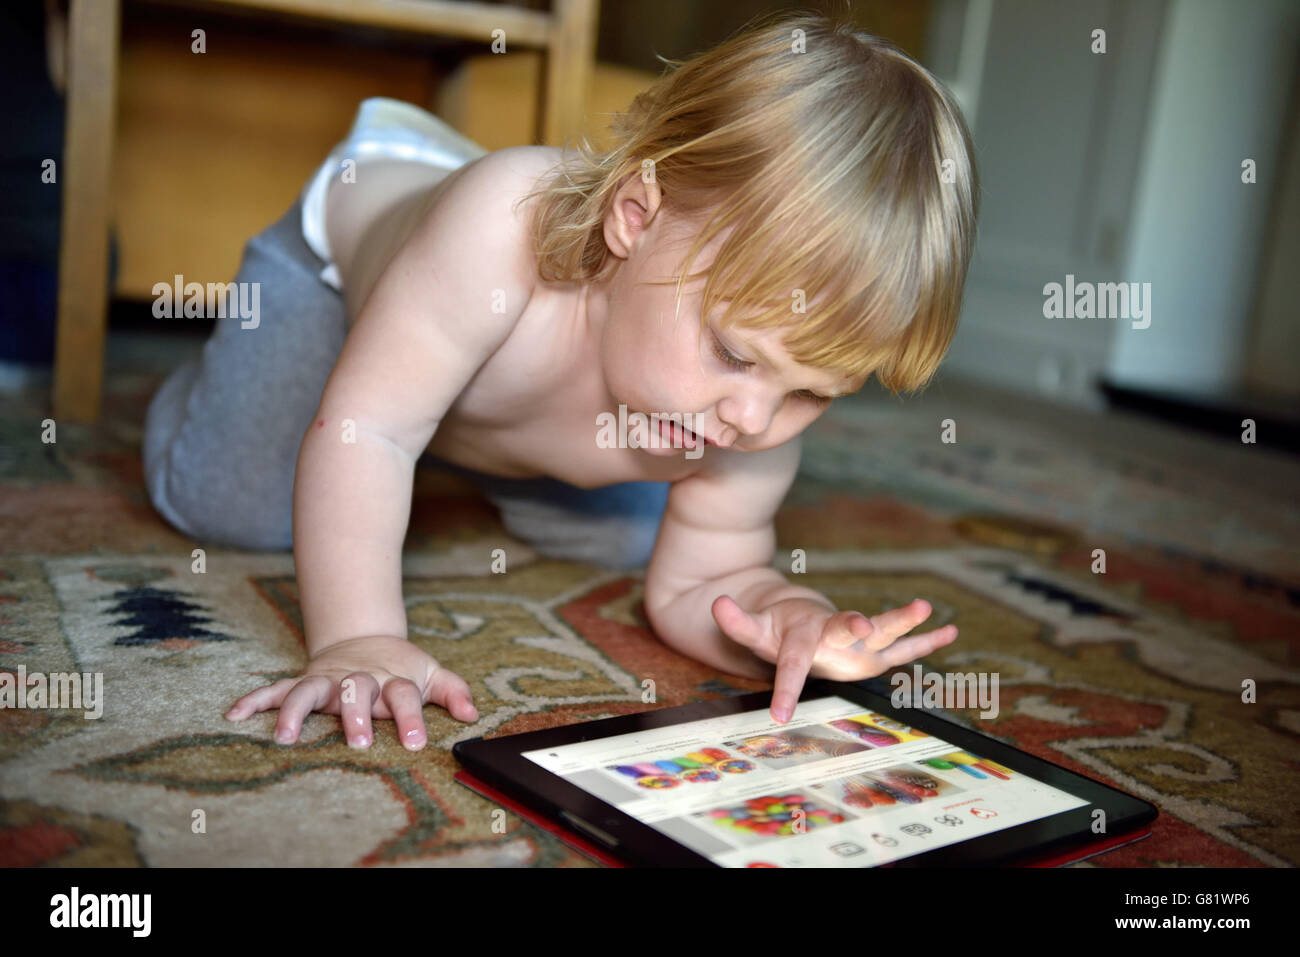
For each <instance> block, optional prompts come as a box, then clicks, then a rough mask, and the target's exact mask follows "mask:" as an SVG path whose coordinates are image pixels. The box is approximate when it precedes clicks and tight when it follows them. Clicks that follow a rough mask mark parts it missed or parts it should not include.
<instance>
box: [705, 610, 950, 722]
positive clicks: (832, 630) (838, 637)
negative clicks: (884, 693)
mask: <svg viewBox="0 0 1300 957" xmlns="http://www.w3.org/2000/svg"><path fill="white" fill-rule="evenodd" d="M712 611H713V619H714V621H716V622H717V623H718V627H719V628H721V629H722V632H723V634H725V635H726V636H727V637H728V638H730V639H732V640H733V641H735V642H737V643H739V644H741V645H744V646H745V647H746V648H748V649H749V650H750V651H752V652H753V653H754V654H755V655H757V656H758V657H759V658H762V659H763V660H764V661H769V662H772V663H773V664H775V665H776V680H775V681H774V682H773V688H772V717H773V718H775V719H776V720H777V721H780V722H782V723H784V722H786V721H789V720H790V716H791V715H792V714H794V706H795V704H796V703H797V702H798V700H799V693H800V692H801V691H802V690H803V685H804V680H805V679H806V678H807V677H808V675H809V673H810V669H811V674H812V676H813V677H815V678H830V679H831V680H833V681H861V680H863V679H864V678H872V677H875V676H876V675H878V674H881V673H882V672H884V671H888V670H889V669H890V668H895V667H897V666H898V665H901V664H906V663H907V662H909V661H912V660H913V659H915V658H920V657H922V656H924V655H928V654H929V653H930V652H932V651H934V650H935V649H936V648H942V647H943V646H944V645H947V644H950V643H951V642H953V641H954V640H956V638H957V626H956V625H945V626H944V627H943V628H939V629H938V630H936V631H930V632H926V633H925V634H923V635H913V636H912V637H910V638H907V639H906V640H903V641H898V639H899V638H902V636H903V635H905V634H907V633H908V632H909V631H911V630H912V629H913V628H915V627H916V626H917V625H919V624H921V622H923V621H925V620H926V619H927V618H929V617H930V611H931V609H930V605H929V603H928V602H925V601H922V600H921V599H919V598H918V599H915V600H914V601H912V602H909V603H908V604H907V605H904V606H903V607H902V608H894V609H891V610H889V611H884V612H881V613H880V614H879V615H874V616H872V617H871V618H868V617H867V616H866V615H863V614H862V613H860V612H856V611H840V612H836V611H832V610H831V609H830V608H828V607H827V606H826V605H823V604H820V603H819V602H816V601H812V600H810V599H807V598H787V599H785V600H783V601H778V602H774V603H773V604H771V605H768V606H767V607H766V608H764V609H763V610H761V611H759V612H757V613H756V614H750V613H749V612H747V611H745V609H743V608H741V607H740V605H738V604H737V603H736V602H735V600H734V599H732V598H731V597H730V596H728V595H719V596H718V598H717V600H715V601H714V603H713V607H712ZM858 642H861V643H862V648H861V649H860V650H859V649H858V648H857V647H856V646H857V644H858ZM895 642H897V643H895Z"/></svg>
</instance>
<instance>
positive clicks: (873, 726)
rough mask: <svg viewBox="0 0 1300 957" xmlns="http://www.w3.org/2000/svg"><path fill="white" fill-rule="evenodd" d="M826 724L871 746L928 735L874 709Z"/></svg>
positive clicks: (884, 745) (880, 746)
mask: <svg viewBox="0 0 1300 957" xmlns="http://www.w3.org/2000/svg"><path fill="white" fill-rule="evenodd" d="M828 724H829V725H830V726H831V727H832V728H834V729H835V730H836V731H843V732H844V733H845V734H851V735H853V736H854V737H855V738H857V739H858V740H859V741H861V742H863V743H864V744H867V745H870V746H871V747H873V748H887V747H889V746H890V745H891V744H901V743H903V742H907V741H920V740H921V739H922V738H928V737H930V735H928V734H926V733H925V732H924V731H917V730H915V729H913V728H909V727H908V726H907V725H905V724H900V723H899V722H897V721H894V720H893V719H891V718H886V717H885V716H884V715H880V714H876V713H875V712H874V711H869V712H867V713H866V714H858V715H854V716H853V717H851V718H839V719H837V720H835V721H830V722H828Z"/></svg>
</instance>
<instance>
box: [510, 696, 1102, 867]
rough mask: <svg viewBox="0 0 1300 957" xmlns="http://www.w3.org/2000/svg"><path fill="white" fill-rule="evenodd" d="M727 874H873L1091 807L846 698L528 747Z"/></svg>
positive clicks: (534, 757)
mask: <svg viewBox="0 0 1300 957" xmlns="http://www.w3.org/2000/svg"><path fill="white" fill-rule="evenodd" d="M523 757H525V758H528V759H529V760H530V761H532V762H533V763H535V764H537V765H539V766H541V767H542V768H544V769H546V770H547V771H550V772H551V773H553V774H556V775H558V776H559V777H561V778H563V779H564V780H565V781H568V782H569V783H570V784H572V785H574V786H575V787H578V788H581V789H582V790H584V791H586V792H588V793H589V794H592V795H594V796H595V797H597V798H599V799H600V800H602V801H605V802H606V803H608V804H612V805H614V806H615V807H617V808H618V809H619V810H620V811H622V812H623V813H625V814H627V815H629V816H630V817H633V818H635V819H636V820H638V821H641V822H642V823H644V824H646V825H648V826H650V827H652V828H654V829H655V830H657V831H660V832H662V833H664V834H666V835H668V836H669V837H671V838H672V839H673V840H675V841H677V842H678V843H681V844H684V845H686V846H687V847H689V848H691V849H692V850H693V851H695V852H697V853H699V854H701V855H703V856H704V857H707V858H709V859H710V860H712V861H713V862H714V863H715V864H719V865H721V866H723V867H864V866H874V865H879V864H885V863H888V862H890V861H893V860H897V859H900V858H904V857H909V856H911V855H913V854H920V853H922V852H925V851H931V850H934V849H935V848H937V847H943V846H945V845H950V844H956V843H958V842H961V841H966V840H970V839H971V838H976V837H983V836H985V835H987V834H990V833H992V832H994V831H1000V830H1003V829H1005V828H1009V827H1014V826H1016V825H1019V824H1024V823H1026V822H1028V821H1034V820H1038V819H1040V818H1044V817H1048V816H1050V815H1054V814H1059V813H1060V812H1062V811H1069V810H1071V809H1073V808H1077V807H1083V806H1086V805H1087V804H1088V803H1089V802H1088V801H1086V800H1084V799H1083V798H1080V797H1077V796H1075V795H1072V794H1068V793H1066V792H1065V791H1062V790H1060V789H1058V788H1054V787H1051V786H1049V785H1047V784H1044V783H1043V782H1041V781H1038V780H1035V779H1033V778H1030V777H1026V776H1025V775H1024V774H1021V773H1019V772H1017V771H1012V770H1010V769H1009V768H1006V767H1004V766H1003V765H1001V764H996V763H994V762H993V761H990V760H988V759H986V758H983V757H981V756H979V755H977V754H972V753H970V752H968V751H965V750H962V749H961V748H959V747H957V746H955V745H952V744H949V743H947V742H945V741H943V740H941V739H939V738H936V737H934V736H933V735H930V734H927V733H925V732H923V731H919V730H915V729H913V728H910V727H908V726H907V725H904V724H900V723H898V722H897V721H894V720H892V719H890V718H888V717H886V716H884V715H880V714H877V713H876V712H874V711H870V710H868V709H865V708H863V706H862V705H860V704H855V703H854V702H852V701H848V700H846V699H844V698H840V697H825V698H814V699H811V700H807V701H801V702H799V706H798V708H797V710H796V711H795V715H794V717H793V718H792V719H791V721H790V722H789V723H788V724H785V725H779V724H776V723H775V722H774V721H773V720H772V717H771V714H770V713H769V711H768V710H767V709H766V708H762V709H759V710H756V711H748V712H745V713H743V714H735V715H726V716H724V717H718V718H709V719H706V720H703V721H693V722H690V723H687V724H677V725H671V726H667V727H663V728H654V729H651V730H646V731H639V732H636V733H633V734H624V735H617V736H614V737H608V738H599V739H597V740H594V741H583V742H580V743H577V744H566V745H559V746H557V747H551V748H544V749H540V750H535V751H525V752H523Z"/></svg>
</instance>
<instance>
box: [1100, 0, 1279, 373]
mask: <svg viewBox="0 0 1300 957" xmlns="http://www.w3.org/2000/svg"><path fill="white" fill-rule="evenodd" d="M1298 36H1300V4H1297V3H1296V2H1295V0H1251V2H1249V3H1241V2H1240V0H1173V2H1172V3H1171V4H1170V7H1169V11H1168V19H1167V22H1166V25H1165V29H1164V31H1163V36H1162V45H1161V51H1160V60H1159V66H1158V69H1157V73H1156V77H1155V83H1154V86H1153V95H1152V103H1151V110H1150V120H1149V123H1148V127H1147V134H1146V143H1145V149H1144V155H1143V162H1142V170H1141V174H1140V177H1139V180H1138V192H1137V197H1136V199H1137V203H1136V206H1135V209H1134V219H1133V228H1132V231H1131V242H1130V245H1129V248H1128V251H1127V256H1126V267H1125V273H1126V277H1127V278H1129V279H1130V280H1133V281H1141V282H1150V283H1151V284H1152V306H1153V308H1152V321H1151V326H1150V328H1147V329H1131V328H1129V327H1128V326H1127V325H1117V326H1116V327H1115V335H1114V337H1113V339H1112V342H1111V352H1110V357H1109V362H1108V371H1109V373H1110V375H1111V377H1112V378H1113V379H1115V380H1116V381H1119V382H1123V383H1124V384H1126V385H1141V386H1152V387H1157V388H1172V389H1181V390H1191V391H1221V390H1225V389H1231V388H1233V387H1235V386H1236V385H1238V384H1239V382H1240V380H1241V378H1242V371H1243V370H1242V366H1243V360H1244V356H1245V352H1246V348H1247V346H1248V343H1249V337H1250V314H1251V309H1252V306H1253V304H1254V298H1253V292H1254V285H1255V283H1256V281H1257V279H1258V275H1259V262H1260V258H1261V246H1262V244H1263V239H1264V228H1265V226H1266V224H1267V212H1268V209H1269V206H1270V205H1271V203H1272V202H1273V191H1274V186H1275V184H1276V182H1277V172H1278V170H1277V161H1278V155H1279V150H1280V146H1281V134H1282V133H1283V131H1284V129H1285V118H1286V116H1287V106H1288V103H1287V99H1288V96H1289V94H1290V88H1291V78H1292V75H1293V70H1294V69H1295V56H1296V44H1297V42H1298ZM1246 158H1251V159H1254V160H1255V161H1256V166H1257V173H1256V175H1257V182H1256V183H1255V184H1254V185H1245V184H1243V183H1242V181H1241V163H1242V160H1243V159H1246Z"/></svg>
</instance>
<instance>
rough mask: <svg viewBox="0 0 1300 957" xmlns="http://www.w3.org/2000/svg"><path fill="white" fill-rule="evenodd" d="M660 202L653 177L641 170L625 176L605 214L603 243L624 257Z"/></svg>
mask: <svg viewBox="0 0 1300 957" xmlns="http://www.w3.org/2000/svg"><path fill="white" fill-rule="evenodd" d="M662 204H663V194H662V193H661V192H660V190H659V184H658V183H657V182H656V181H655V179H654V177H653V176H651V177H646V176H643V175H641V173H640V172H632V173H629V174H628V175H627V176H625V177H624V178H623V181H622V183H620V184H619V187H618V191H617V192H616V193H615V194H614V202H613V203H612V204H611V206H610V209H609V212H608V213H606V214H605V245H606V246H608V247H609V251H610V252H611V253H613V254H614V255H615V256H618V257H619V258H620V259H627V258H628V257H629V256H630V255H631V254H632V250H633V249H634V248H635V246H636V242H637V240H638V239H639V238H640V237H641V235H642V234H643V233H644V232H645V231H646V230H647V229H648V228H649V227H650V225H651V224H652V223H653V220H654V218H655V216H656V214H657V213H658V212H659V209H660V207H661V206H662Z"/></svg>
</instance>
